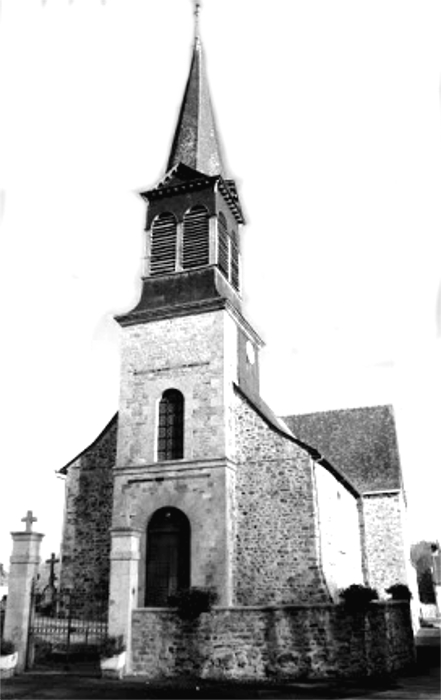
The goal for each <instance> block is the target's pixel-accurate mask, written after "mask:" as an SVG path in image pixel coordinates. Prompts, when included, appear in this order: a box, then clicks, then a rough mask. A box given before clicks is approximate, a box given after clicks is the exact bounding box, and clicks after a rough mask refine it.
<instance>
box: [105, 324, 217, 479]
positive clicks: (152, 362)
mask: <svg viewBox="0 0 441 700" xmlns="http://www.w3.org/2000/svg"><path fill="white" fill-rule="evenodd" d="M225 315H226V312H225V311H217V312H212V313H205V314H199V315H193V316H184V317H177V318H170V319H162V320H158V321H155V322H152V323H146V324H144V325H140V326H128V327H125V328H123V333H122V351H121V391H120V409H119V428H118V455H117V463H118V467H120V468H127V467H136V468H139V467H142V466H144V465H149V464H152V463H154V462H156V461H157V453H156V450H157V439H156V435H157V424H158V405H159V401H160V399H161V396H162V394H163V392H164V391H166V390H167V389H177V390H178V391H180V392H181V393H182V394H183V396H184V459H186V460H197V459H213V458H217V457H224V456H225V417H224V416H225V411H224V352H225V349H224V326H225V321H224V319H225Z"/></svg>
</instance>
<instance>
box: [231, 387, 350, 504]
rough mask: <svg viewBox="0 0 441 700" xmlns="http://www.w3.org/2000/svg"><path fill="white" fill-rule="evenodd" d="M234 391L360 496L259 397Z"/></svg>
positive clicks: (335, 468)
mask: <svg viewBox="0 0 441 700" xmlns="http://www.w3.org/2000/svg"><path fill="white" fill-rule="evenodd" d="M234 390H235V392H236V394H238V395H239V396H240V397H241V398H242V399H244V400H245V401H246V402H247V403H248V405H249V406H250V407H251V408H252V409H253V411H255V412H256V413H257V414H258V415H259V416H260V417H261V418H262V419H263V420H264V421H265V423H266V424H267V425H268V426H269V427H270V428H271V429H272V430H274V431H275V432H277V433H278V434H279V435H280V436H281V437H284V438H286V439H287V440H290V441H291V442H293V443H294V444H295V445H297V446H298V447H301V448H302V449H303V450H305V452H307V453H308V454H309V456H310V457H311V458H312V459H313V460H315V461H316V462H318V463H319V464H321V466H322V467H324V468H325V469H326V470H327V471H329V472H330V474H332V475H333V476H334V478H335V479H337V481H339V482H340V483H341V484H342V485H343V486H344V487H345V488H346V489H348V491H349V492H350V493H352V495H353V496H355V497H356V498H357V497H358V496H359V495H360V493H359V491H358V490H357V487H356V485H355V483H354V482H353V480H352V479H351V478H350V477H349V476H348V475H347V474H345V473H344V472H343V471H342V470H341V469H339V467H338V465H336V464H335V463H332V462H330V461H329V460H328V459H326V455H324V454H322V453H320V451H319V450H318V449H317V448H316V446H315V445H313V444H312V443H311V442H309V441H304V440H302V439H301V438H300V437H299V436H297V435H294V434H293V432H292V428H291V426H290V425H289V423H288V421H287V420H286V419H285V418H278V417H277V416H276V414H275V413H274V412H273V411H272V410H271V408H270V407H269V406H268V405H267V404H266V403H265V402H264V401H263V399H262V398H261V397H260V396H259V397H258V398H254V399H253V398H251V397H250V396H249V395H248V394H247V393H246V392H245V391H244V390H243V389H242V388H241V387H239V386H238V385H237V384H234Z"/></svg>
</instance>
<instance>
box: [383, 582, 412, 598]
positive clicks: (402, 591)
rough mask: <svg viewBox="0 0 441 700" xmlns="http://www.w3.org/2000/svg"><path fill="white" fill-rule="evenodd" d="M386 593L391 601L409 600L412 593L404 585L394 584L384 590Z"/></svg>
mask: <svg viewBox="0 0 441 700" xmlns="http://www.w3.org/2000/svg"><path fill="white" fill-rule="evenodd" d="M386 593H389V595H390V596H391V597H392V600H410V599H411V598H412V593H411V592H410V590H409V587H408V586H406V584H405V583H394V584H393V585H392V586H389V588H386Z"/></svg>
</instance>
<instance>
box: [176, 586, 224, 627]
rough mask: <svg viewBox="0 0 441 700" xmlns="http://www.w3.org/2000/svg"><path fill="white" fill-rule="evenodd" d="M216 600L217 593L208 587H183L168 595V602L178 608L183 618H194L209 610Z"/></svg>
mask: <svg viewBox="0 0 441 700" xmlns="http://www.w3.org/2000/svg"><path fill="white" fill-rule="evenodd" d="M216 601H217V594H216V593H215V591H212V590H211V589H209V588H197V587H196V586H193V587H192V588H183V589H182V590H180V591H178V592H177V593H175V594H174V595H171V596H170V597H169V600H168V602H169V604H170V605H172V606H173V607H176V608H177V609H178V615H179V617H180V618H182V619H183V620H195V619H196V618H197V617H199V615H201V613H204V612H209V611H210V610H211V608H212V606H213V605H214V604H215V603H216Z"/></svg>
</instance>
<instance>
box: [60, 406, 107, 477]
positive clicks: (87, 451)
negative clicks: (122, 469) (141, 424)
mask: <svg viewBox="0 0 441 700" xmlns="http://www.w3.org/2000/svg"><path fill="white" fill-rule="evenodd" d="M117 427H118V413H115V415H114V416H113V418H112V419H111V420H110V421H109V422H108V423H107V425H106V427H105V428H104V429H103V430H102V431H101V432H100V434H99V435H98V437H96V438H95V440H94V441H93V442H91V443H90V445H88V447H86V448H85V449H84V450H82V451H81V452H80V453H79V454H77V456H76V457H74V458H73V459H71V460H70V462H68V463H67V464H65V465H64V467H62V468H61V469H59V470H58V473H59V474H67V472H68V470H69V467H70V466H71V465H72V464H74V463H75V462H77V461H78V460H79V459H81V458H82V457H88V456H89V455H90V454H91V453H92V452H94V451H95V450H97V449H98V450H99V448H100V445H101V443H103V442H104V441H106V439H107V438H108V437H109V438H112V441H113V442H114V443H115V449H116V431H117Z"/></svg>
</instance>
